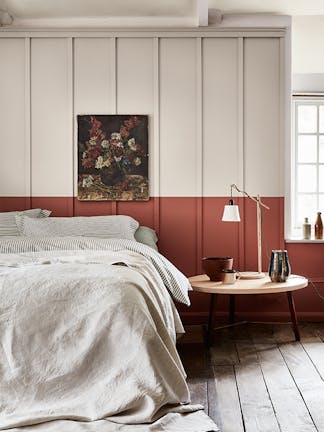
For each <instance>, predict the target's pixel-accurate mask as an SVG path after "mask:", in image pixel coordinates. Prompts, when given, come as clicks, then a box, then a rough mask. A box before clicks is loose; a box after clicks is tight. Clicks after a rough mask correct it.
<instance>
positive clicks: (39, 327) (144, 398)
mask: <svg viewBox="0 0 324 432" xmlns="http://www.w3.org/2000/svg"><path fill="white" fill-rule="evenodd" d="M176 327H177V328H178V329H179V328H180V330H181V324H179V320H178V319H177V314H176V312H175V308H174V307H173V302H172V300H171V297H170V294H169V292H168V290H167V289H166V287H165V285H164V283H163V281H162V279H161V276H160V275H159V273H158V271H157V270H156V269H155V268H154V266H153V265H152V263H151V262H150V261H149V260H148V259H147V258H145V257H143V256H141V255H140V254H138V253H135V252H130V251H122V252H113V251H105V252H104V253H100V252H89V251H84V252H78V253H76V252H65V253H64V252H62V251H57V252H40V253H29V254H17V255H15V254H10V255H6V254H0V430H10V431H22V430H26V432H29V431H37V432H38V431H48V432H52V431H53V432H54V431H55V432H56V431H62V432H70V431H71V432H77V431H98V432H101V431H102V432H110V431H137V430H138V431H143V432H144V431H163V430H165V431H180V430H183V431H188V432H190V431H209V430H218V429H217V427H216V426H215V425H214V423H213V422H212V421H211V420H210V419H209V418H208V417H207V416H206V415H205V414H204V413H203V412H202V411H201V410H200V409H201V407H200V406H193V405H189V402H190V396H189V392H188V388H187V385H186V382H185V378H186V375H185V372H184V369H183V367H182V364H181V361H180V359H179V356H178V354H177V351H176V348H175V334H176V330H177V328H176ZM185 413H188V414H185Z"/></svg>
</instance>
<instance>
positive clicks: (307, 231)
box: [303, 217, 312, 240]
mask: <svg viewBox="0 0 324 432" xmlns="http://www.w3.org/2000/svg"><path fill="white" fill-rule="evenodd" d="M311 231H312V227H311V224H310V223H309V221H308V217H305V220H304V223H303V239H304V240H310V238H311Z"/></svg>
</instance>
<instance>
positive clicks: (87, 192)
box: [77, 114, 149, 201]
mask: <svg viewBox="0 0 324 432" xmlns="http://www.w3.org/2000/svg"><path fill="white" fill-rule="evenodd" d="M77 121H78V199H79V200H80V201H106V200H111V201H147V200H148V199H149V181H148V116H147V115H134V114H124V115H120V114H84V115H78V116H77Z"/></svg>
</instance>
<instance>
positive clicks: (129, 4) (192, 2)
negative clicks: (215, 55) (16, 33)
mask: <svg viewBox="0 0 324 432" xmlns="http://www.w3.org/2000/svg"><path fill="white" fill-rule="evenodd" d="M0 6H1V9H7V10H9V11H10V12H12V14H13V15H14V16H15V17H17V18H26V19H27V18H36V19H37V18H64V17H98V16H122V17H124V16H176V17H179V16H191V15H193V14H194V13H195V7H196V0H0Z"/></svg>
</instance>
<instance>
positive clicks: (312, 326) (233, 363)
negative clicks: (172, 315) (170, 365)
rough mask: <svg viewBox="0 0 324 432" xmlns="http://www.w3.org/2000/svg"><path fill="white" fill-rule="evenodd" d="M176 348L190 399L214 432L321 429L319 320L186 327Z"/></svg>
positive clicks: (323, 342)
mask: <svg viewBox="0 0 324 432" xmlns="http://www.w3.org/2000/svg"><path fill="white" fill-rule="evenodd" d="M186 330H187V333H186V335H185V336H184V337H183V338H182V339H180V341H179V343H178V351H179V353H180V356H181V358H182V361H183V364H184V367H185V369H186V371H187V374H188V385H189V388H190V392H191V397H192V401H193V403H201V404H203V405H204V406H205V411H206V413H207V414H209V416H210V417H211V418H212V419H213V420H214V421H215V422H216V423H217V424H218V426H219V427H220V429H221V431H222V432H324V323H307V324H306V323H305V324H300V332H301V341H300V342H295V340H294V334H293V332H292V330H291V326H290V325H289V324H252V323H251V324H242V325H237V326H234V327H231V328H226V329H222V330H217V331H216V332H215V340H214V345H213V347H212V348H210V349H209V350H208V349H207V348H205V346H204V344H203V332H202V327H201V326H190V327H187V329H186Z"/></svg>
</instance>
